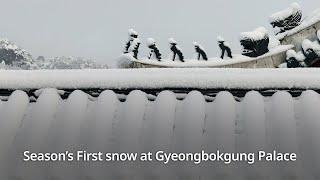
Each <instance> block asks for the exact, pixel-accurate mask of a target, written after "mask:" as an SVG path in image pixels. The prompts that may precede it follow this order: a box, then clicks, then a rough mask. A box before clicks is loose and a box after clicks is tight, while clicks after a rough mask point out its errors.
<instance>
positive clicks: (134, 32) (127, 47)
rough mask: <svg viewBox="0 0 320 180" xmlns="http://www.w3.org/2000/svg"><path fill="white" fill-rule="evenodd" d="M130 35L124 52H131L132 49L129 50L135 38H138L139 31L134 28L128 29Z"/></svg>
mask: <svg viewBox="0 0 320 180" xmlns="http://www.w3.org/2000/svg"><path fill="white" fill-rule="evenodd" d="M128 36H129V37H128V41H127V43H126V46H125V48H124V51H123V53H129V52H130V51H129V49H130V46H131V44H132V42H133V40H134V39H136V38H138V33H137V31H135V30H134V29H129V30H128Z"/></svg>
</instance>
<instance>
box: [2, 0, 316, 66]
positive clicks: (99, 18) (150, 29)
mask: <svg viewBox="0 0 320 180" xmlns="http://www.w3.org/2000/svg"><path fill="white" fill-rule="evenodd" d="M292 2H294V1H290V0H268V1H266V0H241V1H239V0H196V1H194V0H136V1H133V0H0V4H1V10H0V17H1V23H0V36H1V37H6V38H8V39H9V40H11V41H14V42H15V43H17V44H18V45H20V46H21V47H23V48H24V49H26V50H27V51H29V52H31V53H32V55H33V56H34V57H37V56H39V55H43V56H46V57H52V56H81V57H87V58H95V59H97V61H98V62H100V63H110V62H111V61H113V60H114V59H115V58H117V57H118V56H119V55H120V54H121V51H122V49H123V47H124V45H125V41H126V40H127V30H128V29H129V28H131V27H132V28H134V29H136V30H137V31H138V32H139V33H140V38H141V41H142V42H143V44H142V46H141V54H140V55H141V56H144V55H146V53H147V48H146V47H145V41H146V38H148V37H154V38H155V39H156V41H157V42H158V46H159V48H160V50H161V52H162V54H163V55H164V57H166V55H167V54H168V52H169V51H168V42H167V41H168V38H169V37H174V38H175V39H176V40H177V41H178V42H179V43H180V47H181V48H182V49H183V51H184V53H185V56H186V57H192V55H193V52H194V49H193V45H192V42H193V41H197V42H199V43H200V44H202V45H203V46H204V47H205V49H206V50H207V52H208V55H209V57H213V56H217V54H218V52H219V51H218V46H217V43H216V37H217V36H218V35H222V36H224V38H225V39H226V40H227V41H229V43H230V44H231V47H232V48H233V49H234V51H235V52H239V50H240V45H239V39H238V38H239V34H240V32H243V31H250V30H253V29H254V28H256V27H259V26H265V27H267V28H268V29H269V30H270V31H272V29H271V27H270V25H269V24H268V17H269V15H271V14H272V13H274V12H277V11H279V10H282V9H284V8H286V7H288V6H289V5H290V4H291V3H292ZM296 2H298V3H299V4H300V5H301V6H302V8H303V11H304V15H307V14H308V13H310V12H311V11H313V10H315V9H317V8H320V1H319V0H303V1H302V0H301V1H296ZM271 33H272V32H271Z"/></svg>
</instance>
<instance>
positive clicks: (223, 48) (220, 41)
mask: <svg viewBox="0 0 320 180" xmlns="http://www.w3.org/2000/svg"><path fill="white" fill-rule="evenodd" d="M217 40H218V45H219V47H220V49H221V56H220V58H221V59H223V58H224V55H225V52H227V55H228V57H229V58H232V52H231V48H230V46H229V44H228V43H226V42H225V40H224V38H223V37H222V36H218V37H217Z"/></svg>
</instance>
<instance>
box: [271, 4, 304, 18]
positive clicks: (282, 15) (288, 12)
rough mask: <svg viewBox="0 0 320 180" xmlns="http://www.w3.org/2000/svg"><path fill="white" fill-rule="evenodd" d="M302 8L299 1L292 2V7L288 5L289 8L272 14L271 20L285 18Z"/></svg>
mask: <svg viewBox="0 0 320 180" xmlns="http://www.w3.org/2000/svg"><path fill="white" fill-rule="evenodd" d="M300 10H301V7H300V5H299V4H298V3H292V4H291V5H290V7H288V8H287V9H285V10H282V11H280V12H277V13H274V14H272V15H271V16H270V22H275V21H280V20H284V19H286V18H288V17H289V16H291V15H292V14H294V13H296V12H298V11H300Z"/></svg>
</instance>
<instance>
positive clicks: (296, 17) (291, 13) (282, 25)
mask: <svg viewBox="0 0 320 180" xmlns="http://www.w3.org/2000/svg"><path fill="white" fill-rule="evenodd" d="M301 19H302V11H301V7H300V5H299V4H298V3H292V4H291V5H290V7H289V8H287V9H285V10H283V11H280V12H277V13H275V14H273V15H271V16H270V24H271V25H272V27H273V28H279V29H280V31H279V32H277V34H279V33H283V32H286V31H288V30H291V29H293V28H295V27H297V26H299V25H300V23H301Z"/></svg>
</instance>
